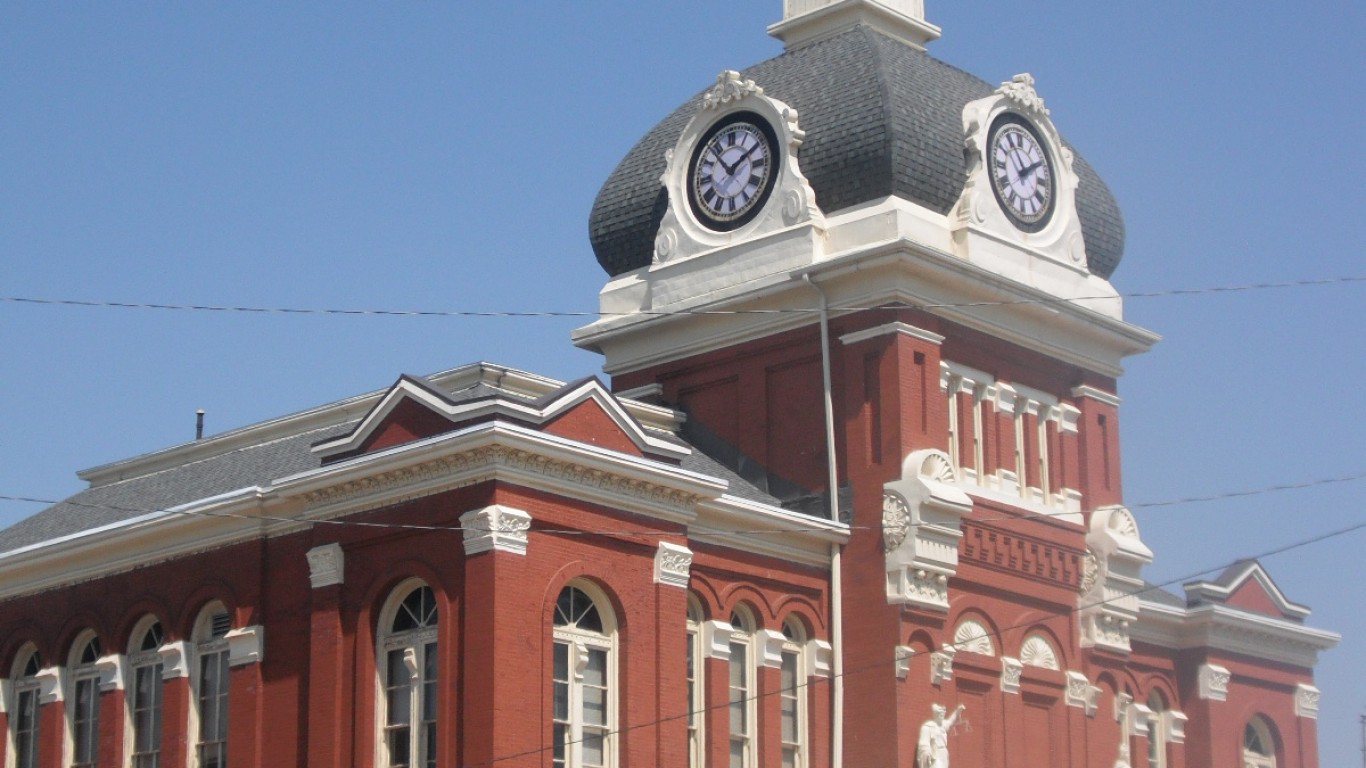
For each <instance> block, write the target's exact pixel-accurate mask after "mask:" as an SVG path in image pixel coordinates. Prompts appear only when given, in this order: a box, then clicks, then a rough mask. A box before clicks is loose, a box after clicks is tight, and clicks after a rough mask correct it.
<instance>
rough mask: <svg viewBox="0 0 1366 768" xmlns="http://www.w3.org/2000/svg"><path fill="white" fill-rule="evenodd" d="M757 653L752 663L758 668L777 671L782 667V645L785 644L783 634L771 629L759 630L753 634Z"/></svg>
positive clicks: (785, 639)
mask: <svg viewBox="0 0 1366 768" xmlns="http://www.w3.org/2000/svg"><path fill="white" fill-rule="evenodd" d="M754 640H755V645H756V646H758V647H757V651H758V652H757V653H755V654H754V661H755V663H756V664H757V665H758V666H761V667H767V668H769V669H777V668H778V667H781V666H782V665H783V644H785V643H787V642H788V640H787V638H786V637H783V633H782V632H779V631H777V630H773V629H761V630H758V631H756V632H755V633H754Z"/></svg>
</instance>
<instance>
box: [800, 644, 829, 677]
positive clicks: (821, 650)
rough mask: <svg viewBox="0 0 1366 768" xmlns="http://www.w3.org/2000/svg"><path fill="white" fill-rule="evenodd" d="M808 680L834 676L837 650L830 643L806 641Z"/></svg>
mask: <svg viewBox="0 0 1366 768" xmlns="http://www.w3.org/2000/svg"><path fill="white" fill-rule="evenodd" d="M806 663H807V667H808V669H807V670H806V676H807V678H813V677H815V678H829V677H830V676H831V675H832V674H834V667H835V649H834V646H832V645H831V644H830V643H829V641H826V640H817V639H811V640H807V641H806Z"/></svg>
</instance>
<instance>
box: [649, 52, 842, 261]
mask: <svg viewBox="0 0 1366 768" xmlns="http://www.w3.org/2000/svg"><path fill="white" fill-rule="evenodd" d="M797 119H798V116H797V110H795V109H793V108H791V107H789V106H788V105H787V104H785V103H783V102H781V101H779V100H777V99H774V98H772V97H769V96H766V95H765V94H764V89H763V88H762V87H760V86H759V85H757V84H756V83H755V82H754V81H753V80H748V79H744V78H742V77H741V76H740V73H739V72H736V71H734V70H725V71H723V72H721V74H719V75H717V78H716V84H715V85H714V86H713V87H712V88H711V89H710V90H709V91H707V92H706V93H705V94H703V96H702V99H701V102H700V103H699V105H698V110H697V114H696V115H694V116H693V118H692V120H691V121H689V123H688V125H687V127H685V128H684V129H683V132H682V134H680V135H679V137H678V141H677V143H675V145H674V147H673V148H672V149H670V150H669V151H668V152H666V153H665V161H666V162H665V169H664V174H663V176H661V177H660V182H661V183H662V184H663V185H664V188H665V190H666V191H667V193H668V198H669V207H668V209H667V210H666V211H665V214H664V218H663V220H662V221H661V222H660V226H659V231H658V233H657V235H656V237H655V252H654V264H656V265H659V264H661V263H664V262H674V261H679V260H682V259H687V258H690V257H692V256H697V255H700V254H702V253H706V252H708V251H714V250H717V249H720V248H724V247H727V246H732V245H735V244H736V243H737V242H741V241H749V240H759V239H762V238H763V237H764V236H766V235H769V234H772V233H775V232H779V231H783V230H791V229H793V228H796V227H798V226H800V225H803V224H814V225H816V226H823V225H824V218H823V216H822V214H821V211H820V209H819V208H818V207H817V206H816V195H815V193H814V192H813V191H812V189H811V185H810V183H809V182H808V181H807V180H806V177H805V176H803V175H802V172H801V166H800V164H799V162H798V160H797V150H798V148H799V147H801V145H802V141H803V140H804V139H805V137H806V134H805V132H804V131H802V130H801V128H800V127H799V126H798V122H797ZM737 123H748V124H750V125H752V126H754V127H755V128H756V129H757V130H758V131H759V132H761V133H763V134H764V135H765V138H766V139H767V140H768V142H769V157H770V158H771V159H770V161H769V162H770V163H771V166H770V169H769V173H768V176H767V179H766V181H765V185H764V187H763V189H761V190H759V191H758V192H756V194H755V196H754V197H755V199H754V201H753V204H752V205H751V206H750V207H749V208H748V209H747V210H746V211H744V213H743V215H740V216H736V217H734V218H733V219H731V220H729V221H722V220H719V219H718V217H715V216H711V215H708V212H707V211H706V210H704V208H705V206H700V205H699V204H698V201H697V200H696V199H695V197H694V180H695V174H696V171H697V163H698V161H699V156H700V154H701V151H702V147H703V146H704V145H705V143H706V142H708V141H709V140H710V139H711V138H712V137H713V136H715V135H717V133H718V132H721V131H724V130H726V129H727V127H729V126H731V125H735V124H737Z"/></svg>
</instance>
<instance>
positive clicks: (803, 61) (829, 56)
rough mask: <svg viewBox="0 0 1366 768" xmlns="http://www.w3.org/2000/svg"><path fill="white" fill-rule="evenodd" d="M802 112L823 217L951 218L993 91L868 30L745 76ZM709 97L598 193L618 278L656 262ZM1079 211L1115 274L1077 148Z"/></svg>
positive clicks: (681, 113) (595, 225) (636, 151)
mask: <svg viewBox="0 0 1366 768" xmlns="http://www.w3.org/2000/svg"><path fill="white" fill-rule="evenodd" d="M743 75H744V77H746V78H750V79H753V80H754V81H755V82H756V83H758V84H759V85H760V86H762V87H763V88H764V92H765V93H766V94H768V95H770V96H773V97H774V98H777V99H779V100H781V101H784V102H786V103H787V104H788V105H790V106H792V107H795V108H796V109H797V111H798V113H799V114H800V120H801V126H802V129H803V130H805V131H806V140H805V142H804V143H803V144H802V147H801V149H800V154H799V159H800V161H801V166H802V172H803V173H805V174H806V177H807V179H809V180H810V182H811V187H812V189H813V190H815V192H816V201H817V203H818V204H819V205H820V207H821V209H822V210H823V211H825V212H826V213H827V214H830V213H833V212H836V211H840V210H843V209H845V208H849V207H851V206H854V205H858V204H860V203H865V202H869V201H873V200H878V199H881V198H884V197H887V196H890V195H896V196H898V197H901V198H905V199H907V200H911V201H913V202H916V203H919V204H921V205H924V206H926V207H927V208H930V209H931V210H934V211H937V212H939V213H948V212H949V209H950V208H952V207H953V204H954V203H955V202H956V201H957V199H958V196H959V195H960V193H961V192H962V189H963V184H964V181H965V178H966V166H965V164H964V162H965V161H964V157H963V140H962V131H963V129H962V110H963V106H964V105H965V104H967V103H968V102H969V101H973V100H975V99H980V98H983V97H985V96H989V95H991V93H993V92H994V91H995V89H996V86H994V85H991V84H989V83H987V82H986V81H984V80H982V79H980V78H978V77H976V76H974V75H971V74H968V73H967V72H964V71H962V70H960V69H957V68H955V67H953V66H950V65H948V64H945V63H944V62H941V61H939V60H937V59H935V58H933V57H932V56H930V55H928V54H926V53H925V52H923V51H918V50H916V49H914V48H911V47H910V46H908V45H906V44H904V43H902V42H900V41H897V40H894V39H892V38H890V37H886V36H885V35H882V34H881V33H878V32H875V31H873V30H871V29H869V28H868V27H863V26H860V27H855V28H854V29H851V30H849V31H847V32H843V33H841V34H838V35H835V36H832V37H830V38H826V39H824V40H819V41H816V42H812V43H810V44H808V45H804V46H801V47H799V48H796V49H794V50H791V51H787V52H785V53H783V54H781V55H779V56H777V57H775V58H772V59H769V60H768V61H764V62H762V63H760V64H756V65H755V66H753V67H750V68H748V69H746V70H745V71H744V73H743ZM701 96H702V94H701V93H699V94H697V95H695V96H694V97H693V98H691V99H689V100H688V101H687V102H686V103H684V104H683V105H682V106H681V107H679V108H678V109H677V110H675V111H674V112H673V113H672V114H670V115H669V116H668V117H666V118H664V120H663V121H661V122H660V123H659V124H658V125H656V126H655V127H654V128H653V129H651V130H650V132H649V133H647V134H646V135H645V136H644V138H642V139H641V140H640V141H639V142H638V143H637V144H636V146H635V147H633V148H632V149H631V151H630V152H628V153H627V154H626V157H625V158H623V159H622V161H621V163H620V164H619V165H618V166H617V168H616V170H614V171H613V172H612V175H611V176H610V177H608V181H607V183H606V184H604V185H603V187H602V189H601V190H600V191H599V192H598V196H597V199H596V200H595V201H594V203H593V210H592V213H591V214H590V215H589V219H588V228H589V237H590V239H591V240H592V244H593V251H594V253H595V254H596V255H597V259H598V263H599V264H601V265H602V268H603V269H605V270H606V271H607V272H608V274H611V275H618V274H621V273H623V272H627V271H630V270H632V269H636V268H639V267H643V266H646V265H648V264H649V263H650V261H651V258H652V254H653V250H654V238H655V233H656V232H657V231H658V229H659V223H660V221H661V220H662V219H663V216H664V211H665V209H666V208H667V206H668V196H667V195H666V194H665V192H664V189H663V187H662V186H661V185H660V183H659V177H660V175H661V174H663V172H664V153H665V151H666V150H668V149H671V148H672V147H673V145H674V143H675V142H676V141H677V140H678V136H679V134H681V133H682V132H683V128H684V126H685V125H686V124H687V122H688V120H689V119H690V118H691V117H692V115H694V114H695V113H696V112H697V105H698V102H699V101H700V99H701ZM1073 168H1074V169H1075V170H1076V172H1077V174H1078V176H1079V177H1080V186H1079V187H1078V190H1077V205H1078V211H1079V215H1080V218H1081V223H1082V229H1083V234H1084V236H1085V238H1086V248H1087V261H1088V264H1089V266H1090V268H1091V271H1092V272H1094V273H1096V274H1098V275H1100V276H1102V277H1106V278H1108V277H1109V276H1110V274H1111V273H1113V272H1114V270H1115V268H1116V267H1117V266H1118V265H1119V261H1120V258H1121V257H1122V256H1123V254H1124V220H1123V217H1122V216H1121V214H1120V211H1119V206H1118V205H1117V204H1116V202H1115V199H1114V196H1113V195H1111V193H1110V190H1109V188H1107V187H1106V186H1105V182H1104V181H1102V180H1101V178H1100V177H1099V176H1098V175H1097V174H1096V172H1095V170H1094V169H1093V168H1092V167H1091V166H1090V164H1088V163H1087V162H1086V160H1085V159H1084V158H1083V157H1082V156H1081V155H1080V154H1078V153H1076V152H1075V150H1074V161H1073Z"/></svg>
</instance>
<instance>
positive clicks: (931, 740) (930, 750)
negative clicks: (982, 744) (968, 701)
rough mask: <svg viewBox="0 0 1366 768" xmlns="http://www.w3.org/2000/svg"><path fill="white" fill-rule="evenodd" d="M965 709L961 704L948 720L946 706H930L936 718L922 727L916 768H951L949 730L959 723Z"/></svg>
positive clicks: (917, 747) (916, 756) (916, 753)
mask: <svg viewBox="0 0 1366 768" xmlns="http://www.w3.org/2000/svg"><path fill="white" fill-rule="evenodd" d="M964 709H965V707H964V706H963V705H962V704H959V705H958V707H957V708H956V709H954V710H953V714H952V715H950V716H949V717H947V718H946V717H944V712H945V710H944V705H942V704H932V705H930V712H932V713H933V714H934V717H933V718H931V719H929V720H926V721H925V724H924V725H922V726H920V741H919V743H917V744H916V748H915V765H916V768H949V729H950V728H952V727H953V726H954V723H957V722H958V714H959V713H960V712H962V711H963V710H964Z"/></svg>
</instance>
